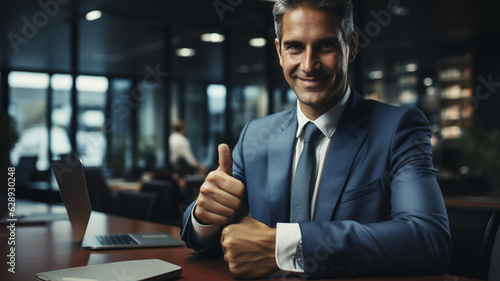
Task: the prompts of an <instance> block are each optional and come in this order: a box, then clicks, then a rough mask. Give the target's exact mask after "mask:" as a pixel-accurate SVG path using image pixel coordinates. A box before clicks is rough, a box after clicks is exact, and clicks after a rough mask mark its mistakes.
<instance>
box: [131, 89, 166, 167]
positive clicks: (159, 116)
mask: <svg viewBox="0 0 500 281" xmlns="http://www.w3.org/2000/svg"><path fill="white" fill-rule="evenodd" d="M134 92H135V94H134ZM163 93H164V88H163V85H161V84H155V86H154V87H151V86H149V85H148V84H144V83H141V84H139V86H138V88H136V89H133V90H132V95H135V96H136V101H137V102H138V105H139V108H138V109H139V111H138V121H137V122H138V124H139V128H138V130H139V138H138V141H139V155H137V156H138V159H136V161H137V162H136V164H138V165H139V167H141V168H144V169H146V170H149V169H152V168H154V167H155V166H162V165H163V158H164V154H165V151H164V148H163V143H164V137H165V136H164V133H163V132H164V131H165V130H164V128H165V126H164V124H165V111H164V110H163V109H164V105H165V95H164V94H163Z"/></svg>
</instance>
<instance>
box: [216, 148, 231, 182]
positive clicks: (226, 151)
mask: <svg viewBox="0 0 500 281" xmlns="http://www.w3.org/2000/svg"><path fill="white" fill-rule="evenodd" d="M218 150H219V169H220V170H221V171H223V172H224V173H226V174H228V175H230V176H232V175H233V156H232V155H231V149H230V148H229V146H228V145H227V144H225V143H223V144H220V145H219V147H218Z"/></svg>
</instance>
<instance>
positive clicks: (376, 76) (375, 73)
mask: <svg viewBox="0 0 500 281" xmlns="http://www.w3.org/2000/svg"><path fill="white" fill-rule="evenodd" d="M368 77H370V79H372V80H375V79H382V78H384V72H383V71H382V70H374V71H370V73H368Z"/></svg>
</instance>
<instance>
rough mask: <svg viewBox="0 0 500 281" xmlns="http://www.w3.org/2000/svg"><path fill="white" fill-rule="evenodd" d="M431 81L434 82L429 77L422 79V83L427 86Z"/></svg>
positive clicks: (430, 84)
mask: <svg viewBox="0 0 500 281" xmlns="http://www.w3.org/2000/svg"><path fill="white" fill-rule="evenodd" d="M433 83H434V81H432V78H430V77H427V78H425V79H424V85H425V86H427V87H430V86H432V84H433Z"/></svg>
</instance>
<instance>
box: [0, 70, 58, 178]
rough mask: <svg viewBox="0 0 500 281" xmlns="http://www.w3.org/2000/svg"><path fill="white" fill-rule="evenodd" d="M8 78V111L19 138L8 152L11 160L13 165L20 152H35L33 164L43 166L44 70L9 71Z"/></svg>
mask: <svg viewBox="0 0 500 281" xmlns="http://www.w3.org/2000/svg"><path fill="white" fill-rule="evenodd" d="M8 81H9V88H10V90H9V93H10V96H9V99H10V104H9V109H8V110H9V114H10V115H11V116H12V117H13V118H14V119H15V120H16V123H17V124H16V125H17V129H18V132H19V134H20V139H19V141H18V142H17V144H16V146H15V147H14V149H13V150H12V152H11V161H12V164H13V165H17V163H18V161H19V158H20V157H21V156H37V157H38V160H37V163H36V168H37V169H38V170H47V169H48V168H49V161H48V134H47V126H46V124H47V123H46V116H47V88H48V86H49V75H48V74H46V73H33V72H18V71H12V72H11V73H10V74H9V77H8Z"/></svg>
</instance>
